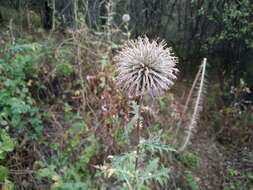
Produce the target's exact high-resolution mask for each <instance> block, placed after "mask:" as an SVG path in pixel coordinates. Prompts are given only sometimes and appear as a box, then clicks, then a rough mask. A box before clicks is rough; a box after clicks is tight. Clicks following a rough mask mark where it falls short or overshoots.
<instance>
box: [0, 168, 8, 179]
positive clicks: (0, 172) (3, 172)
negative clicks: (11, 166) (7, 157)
mask: <svg viewBox="0 0 253 190" xmlns="http://www.w3.org/2000/svg"><path fill="white" fill-rule="evenodd" d="M8 175H9V170H8V168H6V167H4V166H1V165H0V182H1V183H3V182H4V181H5V180H6V179H7V178H8Z"/></svg>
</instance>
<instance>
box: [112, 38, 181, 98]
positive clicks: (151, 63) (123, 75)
mask: <svg viewBox="0 0 253 190" xmlns="http://www.w3.org/2000/svg"><path fill="white" fill-rule="evenodd" d="M177 60H178V59H177V57H175V56H174V54H173V53H172V49H171V48H167V47H166V43H165V42H164V41H162V42H158V41H156V40H153V41H150V40H149V39H148V38H147V37H144V38H141V37H139V38H138V39H136V40H130V41H129V42H128V43H127V44H126V45H125V46H124V47H123V49H122V50H121V51H120V52H119V53H118V54H117V55H116V56H115V57H114V61H115V62H116V64H117V70H116V72H117V76H116V82H117V84H118V85H119V86H120V87H121V88H122V89H123V90H124V91H126V92H127V94H128V95H129V96H134V97H135V96H142V95H145V94H149V95H151V96H158V95H161V94H162V93H163V92H164V91H165V90H168V89H170V87H171V86H172V85H173V84H174V82H173V81H174V80H175V79H176V75H175V74H176V73H177V71H178V70H177V68H176V64H177Z"/></svg>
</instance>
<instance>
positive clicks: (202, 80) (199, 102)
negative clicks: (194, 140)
mask: <svg viewBox="0 0 253 190" xmlns="http://www.w3.org/2000/svg"><path fill="white" fill-rule="evenodd" d="M206 64H207V59H206V58H204V60H203V63H202V64H201V67H200V71H201V72H199V73H201V75H200V74H197V76H198V75H199V77H197V78H199V87H198V90H197V96H196V100H195V102H194V107H193V114H192V117H191V120H190V124H189V126H188V131H187V136H186V138H185V141H184V143H183V145H182V146H181V147H180V149H179V151H183V150H185V148H186V147H187V145H188V144H189V142H190V138H191V136H192V133H193V129H194V128H195V126H196V124H197V120H198V117H199V113H200V112H201V110H202V102H203V94H204V92H205V75H206ZM197 80H198V79H196V80H195V81H197ZM195 81H194V84H193V85H194V86H195V85H196V82H195ZM192 89H193V88H192ZM192 89H191V93H192V91H193V90H192ZM188 102H189V101H187V103H186V105H187V106H188V104H189V103H188ZM186 109H187V107H186V108H185V110H184V111H186Z"/></svg>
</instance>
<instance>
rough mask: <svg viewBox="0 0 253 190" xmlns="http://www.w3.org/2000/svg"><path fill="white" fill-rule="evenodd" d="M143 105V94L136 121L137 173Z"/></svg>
mask: <svg viewBox="0 0 253 190" xmlns="http://www.w3.org/2000/svg"><path fill="white" fill-rule="evenodd" d="M142 105H143V96H140V98H139V110H138V115H137V123H136V134H137V145H136V146H137V148H136V159H135V173H137V170H138V165H139V159H138V157H139V153H140V147H139V144H140V129H141V109H142Z"/></svg>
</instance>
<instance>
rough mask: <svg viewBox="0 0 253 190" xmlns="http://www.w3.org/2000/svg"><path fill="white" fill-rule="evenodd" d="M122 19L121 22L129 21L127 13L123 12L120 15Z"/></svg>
mask: <svg viewBox="0 0 253 190" xmlns="http://www.w3.org/2000/svg"><path fill="white" fill-rule="evenodd" d="M122 21H123V22H129V21H130V15H129V14H124V15H123V16H122Z"/></svg>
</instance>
